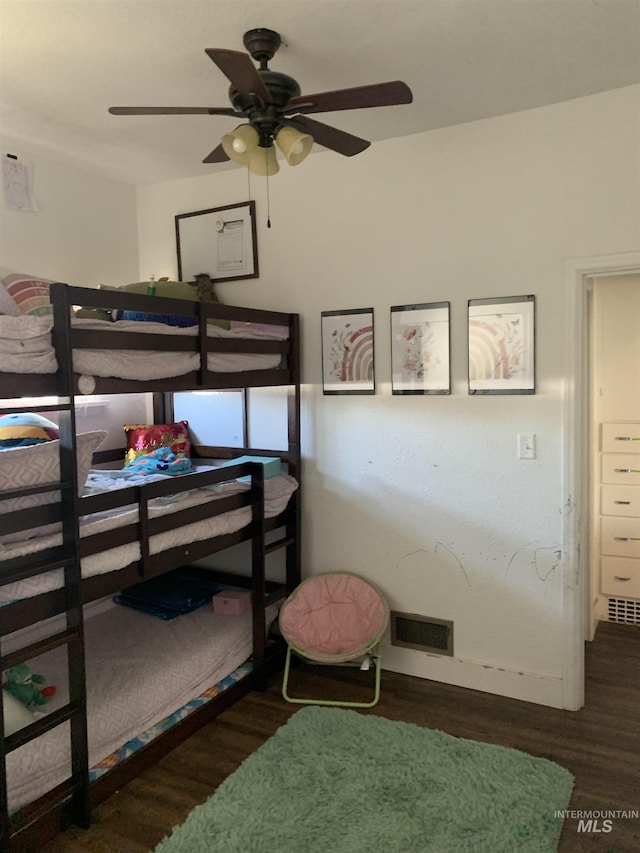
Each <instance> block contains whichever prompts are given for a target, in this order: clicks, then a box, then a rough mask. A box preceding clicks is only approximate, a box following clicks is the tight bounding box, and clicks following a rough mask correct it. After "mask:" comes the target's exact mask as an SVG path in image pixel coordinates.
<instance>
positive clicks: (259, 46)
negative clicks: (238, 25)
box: [242, 27, 282, 62]
mask: <svg viewBox="0 0 640 853" xmlns="http://www.w3.org/2000/svg"><path fill="white" fill-rule="evenodd" d="M242 43H243V44H244V46H245V48H246V50H247V51H248V53H249V55H250V56H252V57H253V58H254V59H255V61H256V62H269V60H270V59H272V58H273V55H274V54H275V52H276V50H277V49H278V48H279V47H280V45H281V43H282V40H281V39H280V33H277V32H276V31H275V30H268V29H267V28H266V27H258V28H256V29H254V30H249V31H248V32H246V33H245V34H244V36H243V37H242Z"/></svg>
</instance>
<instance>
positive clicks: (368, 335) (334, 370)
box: [321, 308, 376, 394]
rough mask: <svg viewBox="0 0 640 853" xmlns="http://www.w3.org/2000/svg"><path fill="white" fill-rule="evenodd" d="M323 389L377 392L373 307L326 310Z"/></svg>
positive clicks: (333, 392)
mask: <svg viewBox="0 0 640 853" xmlns="http://www.w3.org/2000/svg"><path fill="white" fill-rule="evenodd" d="M321 324H322V390H323V393H325V394H375V392H376V384H375V370H374V352H373V308H356V309H353V310H351V311H323V312H322V314H321Z"/></svg>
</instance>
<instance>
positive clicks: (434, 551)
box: [433, 542, 471, 588]
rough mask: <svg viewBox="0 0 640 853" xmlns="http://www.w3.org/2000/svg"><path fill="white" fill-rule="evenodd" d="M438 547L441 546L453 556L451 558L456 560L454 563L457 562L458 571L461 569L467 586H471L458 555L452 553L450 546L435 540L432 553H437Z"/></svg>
mask: <svg viewBox="0 0 640 853" xmlns="http://www.w3.org/2000/svg"><path fill="white" fill-rule="evenodd" d="M440 548H442V549H443V550H444V551H446V552H447V553H448V554H451V556H452V557H453V559H454V560H455V561H456V563H457V564H458V566H459V567H460V571H461V572H462V574H463V575H464V579H465V581H466V582H467V586H468V587H469V588H471V581H470V580H469V576H468V575H467V573H466V571H465V569H464V566H463V565H462V562H461V561H460V559H459V557H457V556H456V554H454V553H453V551H452V550H451V548H448V547H447V546H446V545H444V544H443V543H442V542H436V547H435V548H434V549H433V553H434V554H437V553H438V550H439V549H440Z"/></svg>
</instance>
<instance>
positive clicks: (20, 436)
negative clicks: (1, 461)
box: [0, 412, 59, 450]
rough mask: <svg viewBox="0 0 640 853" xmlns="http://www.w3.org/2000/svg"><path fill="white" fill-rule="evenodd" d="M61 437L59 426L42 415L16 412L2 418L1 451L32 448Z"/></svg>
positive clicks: (0, 428) (0, 420)
mask: <svg viewBox="0 0 640 853" xmlns="http://www.w3.org/2000/svg"><path fill="white" fill-rule="evenodd" d="M58 437H59V432H58V426H57V424H54V423H53V421H50V420H49V419H48V418H44V417H42V415H36V414H33V413H32V412H14V413H13V414H10V415H2V416H0V450H8V449H9V448H11V447H30V446H31V445H33V444H43V443H44V442H45V441H53V440H54V439H56V438H58Z"/></svg>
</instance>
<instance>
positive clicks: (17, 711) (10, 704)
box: [2, 690, 36, 737]
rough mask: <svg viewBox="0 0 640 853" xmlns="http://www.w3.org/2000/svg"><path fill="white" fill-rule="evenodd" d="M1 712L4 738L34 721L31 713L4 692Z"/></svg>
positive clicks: (13, 697)
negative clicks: (2, 713) (2, 714)
mask: <svg viewBox="0 0 640 853" xmlns="http://www.w3.org/2000/svg"><path fill="white" fill-rule="evenodd" d="M2 710H3V711H4V736H5V737H8V736H9V735H12V734H13V733H14V732H17V731H18V729H23V728H24V727H25V726H28V725H29V724H30V723H34V722H35V721H36V718H35V717H34V715H33V714H32V713H31V711H30V710H29V709H28V708H27V707H26V706H25V705H23V704H22V702H18V700H17V699H16V697H15V696H12V695H11V693H7V691H6V690H3V691H2Z"/></svg>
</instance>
